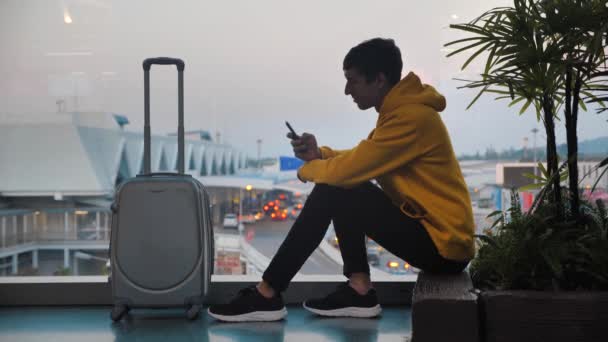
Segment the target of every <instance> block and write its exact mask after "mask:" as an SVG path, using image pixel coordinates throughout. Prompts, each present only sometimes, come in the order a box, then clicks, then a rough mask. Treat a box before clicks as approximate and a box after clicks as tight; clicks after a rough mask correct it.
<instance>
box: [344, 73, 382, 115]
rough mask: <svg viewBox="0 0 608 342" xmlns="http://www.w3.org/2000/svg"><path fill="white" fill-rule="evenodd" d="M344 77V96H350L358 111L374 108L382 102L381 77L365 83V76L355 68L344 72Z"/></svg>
mask: <svg viewBox="0 0 608 342" xmlns="http://www.w3.org/2000/svg"><path fill="white" fill-rule="evenodd" d="M381 76H383V75H381ZM344 77H346V86H345V87H344V94H345V95H350V96H351V97H352V98H353V101H355V103H356V104H357V106H358V107H359V109H361V110H366V109H369V108H371V107H375V106H376V105H378V103H379V102H380V101H381V100H382V96H381V89H382V86H383V85H384V82H383V80H381V78H383V77H376V79H374V80H371V81H370V82H367V80H366V79H365V76H364V75H363V74H361V73H360V72H359V70H357V69H356V68H350V69H346V70H344Z"/></svg>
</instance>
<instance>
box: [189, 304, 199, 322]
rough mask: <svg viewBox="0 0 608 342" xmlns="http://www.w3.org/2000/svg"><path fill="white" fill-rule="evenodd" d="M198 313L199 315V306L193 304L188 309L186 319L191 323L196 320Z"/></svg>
mask: <svg viewBox="0 0 608 342" xmlns="http://www.w3.org/2000/svg"><path fill="white" fill-rule="evenodd" d="M200 313H201V306H200V305H198V304H194V305H192V306H191V307H189V308H188V311H187V312H186V315H187V316H188V319H189V320H191V321H192V320H195V319H197V318H198V315H199V314H200Z"/></svg>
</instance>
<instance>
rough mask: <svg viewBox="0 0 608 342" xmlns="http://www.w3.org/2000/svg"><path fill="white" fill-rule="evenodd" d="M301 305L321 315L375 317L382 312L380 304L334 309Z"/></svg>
mask: <svg viewBox="0 0 608 342" xmlns="http://www.w3.org/2000/svg"><path fill="white" fill-rule="evenodd" d="M302 306H303V307H304V309H306V310H308V311H310V312H312V313H315V314H317V315H321V316H327V317H357V318H372V317H376V316H378V315H380V313H381V312H382V308H381V307H380V304H377V305H376V306H373V307H371V308H361V307H347V308H341V309H334V310H319V309H313V308H309V307H308V306H306V303H303V304H302Z"/></svg>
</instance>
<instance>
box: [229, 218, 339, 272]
mask: <svg viewBox="0 0 608 342" xmlns="http://www.w3.org/2000/svg"><path fill="white" fill-rule="evenodd" d="M292 224H293V220H286V221H271V220H270V219H264V220H262V221H259V222H256V223H254V224H247V225H246V226H245V231H244V232H243V234H244V236H246V237H248V238H249V239H248V240H249V243H250V244H251V245H252V246H253V247H254V248H255V249H257V250H258V251H259V252H261V253H262V254H264V255H265V256H266V257H268V258H269V259H272V257H273V256H274V254H275V253H276V251H277V250H278V249H279V246H280V245H281V243H282V242H283V240H284V239H285V236H287V233H288V232H289V229H290V228H291V225H292ZM218 232H222V233H231V234H238V232H237V231H236V230H235V229H221V230H219V231H218ZM300 273H301V274H342V266H341V265H338V264H337V263H336V262H334V261H333V260H332V259H330V258H329V257H327V256H326V255H325V254H323V253H322V252H321V251H319V250H318V249H317V250H316V251H315V252H313V254H312V255H311V256H310V258H309V259H308V260H307V261H306V263H304V266H302V269H301V270H300Z"/></svg>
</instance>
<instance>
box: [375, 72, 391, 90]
mask: <svg viewBox="0 0 608 342" xmlns="http://www.w3.org/2000/svg"><path fill="white" fill-rule="evenodd" d="M376 84H377V85H378V88H382V87H384V86H386V85H387V84H388V79H387V78H386V75H385V74H384V73H383V72H379V73H378V75H377V76H376Z"/></svg>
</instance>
